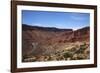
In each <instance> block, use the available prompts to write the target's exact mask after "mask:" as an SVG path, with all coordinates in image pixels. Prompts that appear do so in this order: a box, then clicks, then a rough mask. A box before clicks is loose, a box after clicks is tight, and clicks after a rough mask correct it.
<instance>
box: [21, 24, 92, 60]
mask: <svg viewBox="0 0 100 73" xmlns="http://www.w3.org/2000/svg"><path fill="white" fill-rule="evenodd" d="M89 32H90V31H89V27H84V28H81V29H78V30H75V31H74V30H72V29H58V28H54V27H52V28H51V27H38V26H29V25H25V24H23V25H22V52H23V53H22V56H23V61H26V60H27V58H31V56H32V59H33V56H35V57H39V58H40V56H43V57H44V55H46V56H47V55H51V54H54V53H57V52H59V51H64V50H65V49H66V48H67V50H68V49H72V48H73V47H75V46H77V48H79V47H80V45H84V43H85V44H86V46H87V48H89ZM86 46H85V47H86ZM86 50H87V49H86ZM39 60H41V59H39ZM39 60H38V59H37V61H39ZM29 61H30V60H29ZM42 61H44V59H43V60H42Z"/></svg>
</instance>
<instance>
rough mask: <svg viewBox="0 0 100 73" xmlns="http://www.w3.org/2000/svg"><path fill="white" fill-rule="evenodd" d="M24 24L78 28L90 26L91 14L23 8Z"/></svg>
mask: <svg viewBox="0 0 100 73" xmlns="http://www.w3.org/2000/svg"><path fill="white" fill-rule="evenodd" d="M22 24H27V25H31V26H40V27H54V28H59V29H73V30H77V29H80V28H83V27H87V26H89V24H90V14H89V13H76V12H50V11H49V12H48V11H30V10H23V11H22Z"/></svg>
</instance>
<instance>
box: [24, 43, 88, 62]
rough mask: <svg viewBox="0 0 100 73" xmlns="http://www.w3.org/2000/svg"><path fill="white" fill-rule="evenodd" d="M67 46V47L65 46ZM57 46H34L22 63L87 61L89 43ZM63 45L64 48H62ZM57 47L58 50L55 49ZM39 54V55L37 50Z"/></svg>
mask: <svg viewBox="0 0 100 73" xmlns="http://www.w3.org/2000/svg"><path fill="white" fill-rule="evenodd" d="M66 44H67V45H66ZM66 44H59V46H58V45H55V46H54V45H51V46H50V45H48V46H47V45H44V46H45V47H44V46H43V45H39V44H38V45H35V47H33V49H34V48H37V49H35V50H33V51H32V52H31V53H30V54H28V55H25V56H24V57H23V61H24V62H35V61H61V60H83V59H89V43H86V42H83V43H81V42H76V43H70V44H68V43H66ZM64 45H65V46H64ZM57 47H58V48H57ZM38 49H39V50H41V53H40V54H39V52H40V51H39V50H38Z"/></svg>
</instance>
